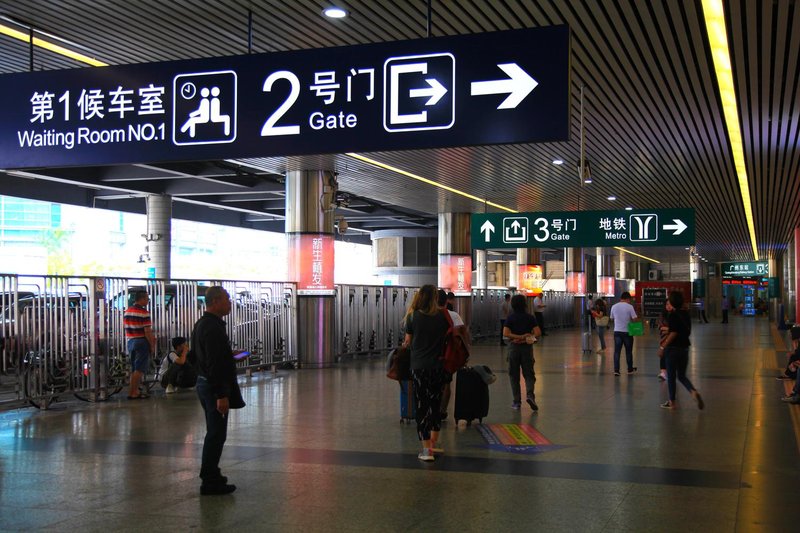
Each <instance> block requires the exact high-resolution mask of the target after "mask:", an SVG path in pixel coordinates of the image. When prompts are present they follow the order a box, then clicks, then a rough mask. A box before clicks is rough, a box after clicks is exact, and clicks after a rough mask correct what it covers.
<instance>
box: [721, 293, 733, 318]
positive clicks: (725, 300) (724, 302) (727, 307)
mask: <svg viewBox="0 0 800 533" xmlns="http://www.w3.org/2000/svg"><path fill="white" fill-rule="evenodd" d="M730 308H731V301H730V300H729V299H728V298H725V297H724V296H723V297H722V323H723V324H727V323H728V311H729V310H730Z"/></svg>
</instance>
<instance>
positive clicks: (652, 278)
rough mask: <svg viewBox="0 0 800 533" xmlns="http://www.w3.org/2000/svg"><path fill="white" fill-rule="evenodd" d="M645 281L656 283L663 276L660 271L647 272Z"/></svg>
mask: <svg viewBox="0 0 800 533" xmlns="http://www.w3.org/2000/svg"><path fill="white" fill-rule="evenodd" d="M647 279H648V280H649V281H657V280H660V279H664V274H663V273H662V272H661V271H660V270H648V271H647Z"/></svg>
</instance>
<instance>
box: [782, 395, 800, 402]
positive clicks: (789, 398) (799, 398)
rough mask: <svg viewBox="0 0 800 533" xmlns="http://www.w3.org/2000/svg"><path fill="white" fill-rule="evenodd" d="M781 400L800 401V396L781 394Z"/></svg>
mask: <svg viewBox="0 0 800 533" xmlns="http://www.w3.org/2000/svg"><path fill="white" fill-rule="evenodd" d="M781 401H782V402H786V403H800V396H798V395H797V394H789V395H787V396H783V397H782V398H781Z"/></svg>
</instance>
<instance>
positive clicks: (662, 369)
mask: <svg viewBox="0 0 800 533" xmlns="http://www.w3.org/2000/svg"><path fill="white" fill-rule="evenodd" d="M668 307H669V303H668V302H665V303H664V310H663V311H661V318H660V319H659V324H658V332H659V334H660V339H659V341H658V345H659V347H660V346H661V344H662V343H663V342H664V341H665V340H666V338H667V335H668V334H669V329H668V326H669V311H668V310H667V309H668ZM665 328H666V329H665ZM660 350H661V348H659V352H658V379H659V381H667V360H666V359H664V358H663V357H661V351H660Z"/></svg>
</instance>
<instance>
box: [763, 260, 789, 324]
mask: <svg viewBox="0 0 800 533" xmlns="http://www.w3.org/2000/svg"><path fill="white" fill-rule="evenodd" d="M767 266H768V268H769V277H770V278H778V297H777V298H770V297H769V288H767V301H768V302H769V318H770V320H773V321H778V322H780V321H781V319H782V318H783V317H781V316H779V315H778V311H779V306H780V303H781V301H780V291H781V290H782V288H783V261H782V260H781V259H777V258H775V257H770V258H769V259H768V260H767ZM784 312H785V311H784Z"/></svg>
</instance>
